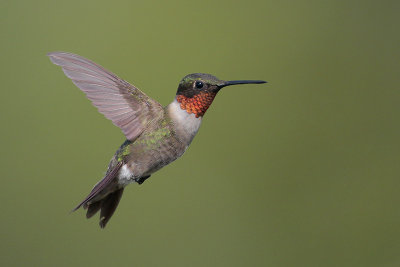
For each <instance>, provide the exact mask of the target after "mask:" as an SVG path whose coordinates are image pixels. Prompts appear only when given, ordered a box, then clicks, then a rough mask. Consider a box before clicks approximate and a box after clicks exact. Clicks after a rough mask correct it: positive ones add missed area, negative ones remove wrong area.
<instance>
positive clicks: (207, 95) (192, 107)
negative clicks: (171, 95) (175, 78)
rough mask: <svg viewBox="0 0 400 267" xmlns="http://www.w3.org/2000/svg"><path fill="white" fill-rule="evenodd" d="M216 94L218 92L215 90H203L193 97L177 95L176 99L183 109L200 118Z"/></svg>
mask: <svg viewBox="0 0 400 267" xmlns="http://www.w3.org/2000/svg"><path fill="white" fill-rule="evenodd" d="M216 95H217V93H213V92H201V93H199V94H197V95H194V96H193V97H192V98H189V97H186V96H184V95H177V96H176V100H177V101H178V102H179V103H180V106H181V109H183V110H186V111H187V113H189V114H191V113H193V114H195V115H196V118H198V117H200V116H201V117H202V116H203V115H204V113H206V111H207V109H208V108H209V107H210V105H211V103H212V102H213V100H214V98H215V96H216Z"/></svg>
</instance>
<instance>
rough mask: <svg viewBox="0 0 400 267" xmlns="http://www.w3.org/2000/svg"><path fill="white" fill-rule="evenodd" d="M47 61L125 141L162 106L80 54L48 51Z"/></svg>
mask: <svg viewBox="0 0 400 267" xmlns="http://www.w3.org/2000/svg"><path fill="white" fill-rule="evenodd" d="M48 56H49V57H50V60H51V61H52V62H53V63H54V64H56V65H59V66H61V67H62V70H63V71H64V73H65V75H67V77H68V78H70V79H71V80H72V82H73V83H74V84H75V85H76V86H78V87H79V89H81V90H82V91H83V92H84V93H85V94H86V96H87V98H89V99H90V101H92V104H93V105H94V106H95V107H97V109H98V110H99V112H100V113H102V114H103V115H104V116H105V117H106V118H108V119H110V120H111V121H112V122H113V123H114V124H115V125H116V126H118V127H120V128H121V130H122V131H123V133H124V134H125V136H126V138H127V139H128V140H134V139H136V138H137V137H138V136H139V135H140V134H141V133H142V132H143V131H144V129H145V127H146V125H148V123H149V122H150V121H151V120H154V119H157V118H158V117H159V116H161V114H163V107H162V106H161V105H160V104H159V103H158V102H157V101H155V100H154V99H152V98H150V97H148V96H147V95H146V94H145V93H143V92H142V91H140V90H139V89H138V88H136V87H135V86H133V85H131V84H129V83H128V82H126V81H124V80H122V79H120V78H119V77H118V76H117V75H115V74H113V73H112V72H110V71H108V70H106V69H104V68H103V67H101V66H100V65H97V64H96V63H94V62H92V61H90V60H88V59H86V58H83V57H81V56H78V55H75V54H71V53H66V52H54V53H49V54H48Z"/></svg>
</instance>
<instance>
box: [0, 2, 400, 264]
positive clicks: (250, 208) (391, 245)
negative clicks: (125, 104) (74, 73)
mask: <svg viewBox="0 0 400 267" xmlns="http://www.w3.org/2000/svg"><path fill="white" fill-rule="evenodd" d="M399 9H400V2H399V1H361V0H353V1H311V0H310V1H263V0H255V1H251V0H250V1H243V2H233V1H196V2H191V1H147V2H146V1H120V0H118V1H76V0H72V1H43V0H39V1H27V0H25V1H4V0H3V1H1V4H0V15H1V17H0V29H1V43H0V48H1V53H0V59H1V61H0V62H1V68H0V71H1V81H2V88H1V89H0V122H1V125H2V129H1V141H0V142H1V143H0V145H1V149H2V153H1V154H0V159H1V168H0V175H1V182H2V187H1V188H2V192H1V194H0V201H1V205H0V206H1V222H0V233H1V250H0V251H1V252H0V253H1V255H0V264H1V265H2V266H82V265H87V266H92V265H96V266H400V205H399V203H400V194H399V190H400V181H399V175H400V164H399V159H400V152H399V151H400V147H399V144H400V142H399V134H400V126H399V116H400V106H399V102H400V91H399V83H400V78H399V77H400V76H399V74H400V63H399V61H400V34H399V25H400V18H399ZM60 50H61V51H68V52H74V53H77V54H80V55H82V56H84V57H87V58H89V59H92V60H93V61H95V62H97V63H99V64H101V65H103V66H104V67H106V68H107V69H109V70H111V71H113V72H114V73H116V74H117V75H119V76H120V77H122V78H124V79H126V80H128V81H130V82H131V83H133V84H135V85H136V86H138V87H139V88H141V89H142V90H143V91H145V92H146V93H147V94H148V95H149V96H151V97H154V98H156V99H157V100H158V101H160V103H162V104H163V105H166V104H168V103H169V102H170V101H172V99H173V97H174V94H175V91H176V88H177V84H178V82H179V80H180V79H181V78H182V77H183V76H184V75H186V74H188V73H192V72H206V73H212V74H214V75H216V76H217V77H219V78H221V79H264V80H267V81H269V83H268V84H266V85H257V86H235V87H231V88H227V89H225V90H223V91H222V92H221V93H220V94H219V96H218V97H217V98H216V100H215V101H214V105H213V106H212V107H211V108H210V109H209V111H208V112H207V114H206V116H205V120H204V122H203V125H202V128H201V130H200V132H199V134H198V137H197V138H195V139H194V141H193V143H192V146H191V147H190V149H189V150H188V151H187V152H186V154H185V155H184V157H182V158H181V159H180V160H178V161H176V162H174V163H173V164H171V165H170V166H168V167H166V168H164V169H162V170H161V171H159V172H158V173H157V174H156V175H153V176H152V178H151V179H149V180H148V181H146V183H144V185H142V186H138V185H131V186H129V187H128V188H127V190H126V191H125V194H124V196H123V199H122V201H121V204H120V206H119V208H118V210H117V212H116V214H115V215H114V217H113V218H112V220H111V221H110V223H109V225H108V226H107V228H106V229H105V230H101V229H100V228H99V227H98V218H96V219H92V220H86V219H85V217H84V213H83V212H82V211H81V210H80V211H78V212H76V213H73V214H69V213H68V212H69V211H70V210H71V209H72V208H73V207H74V206H75V205H76V204H77V203H78V202H79V201H81V200H82V198H83V197H85V195H86V194H87V193H88V192H89V191H90V189H91V188H92V186H93V184H94V183H95V182H97V181H98V180H99V179H100V178H101V177H102V175H103V173H104V171H105V170H106V166H107V164H108V161H109V159H110V158H111V156H112V155H113V153H114V152H115V150H116V149H117V148H118V146H119V145H120V144H121V143H122V142H123V141H124V136H123V135H122V133H121V131H120V130H119V129H118V128H117V127H114V126H113V125H112V123H111V122H110V121H108V120H107V119H105V118H104V117H103V116H102V115H101V114H99V113H98V112H97V110H96V109H95V108H94V107H92V106H91V104H90V102H89V101H88V100H87V99H86V98H85V96H84V94H83V93H82V92H80V91H79V90H78V89H77V88H76V87H75V86H74V85H73V84H72V83H71V82H70V80H69V79H67V78H66V77H65V76H64V74H63V73H62V71H61V69H60V68H59V67H57V66H55V65H52V64H51V63H50V61H49V59H48V58H47V56H46V53H47V52H51V51H60Z"/></svg>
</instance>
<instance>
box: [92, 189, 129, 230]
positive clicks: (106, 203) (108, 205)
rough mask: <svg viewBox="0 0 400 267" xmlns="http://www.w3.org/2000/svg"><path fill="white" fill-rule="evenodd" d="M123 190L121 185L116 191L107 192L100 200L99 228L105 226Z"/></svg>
mask: <svg viewBox="0 0 400 267" xmlns="http://www.w3.org/2000/svg"><path fill="white" fill-rule="evenodd" d="M123 192H124V188H123V187H122V188H120V189H118V190H117V191H115V192H112V193H111V194H109V195H108V196H107V197H106V198H105V199H103V200H101V212H100V223H99V224H100V227H101V228H104V227H106V224H107V223H108V221H109V220H110V218H111V217H112V215H113V214H114V211H115V210H116V208H117V207H118V204H119V201H120V200H121V197H122V193H123ZM89 208H90V207H89ZM97 210H98V208H97ZM88 212H89V210H88Z"/></svg>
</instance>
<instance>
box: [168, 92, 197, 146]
mask: <svg viewBox="0 0 400 267" xmlns="http://www.w3.org/2000/svg"><path fill="white" fill-rule="evenodd" d="M168 113H169V115H170V117H171V120H172V121H173V122H174V124H175V126H176V128H177V132H178V134H180V135H181V136H182V137H183V138H185V139H187V141H188V144H187V145H189V144H190V143H191V142H192V140H193V137H194V136H195V135H196V134H197V131H198V130H199V128H200V124H201V117H198V118H196V115H194V114H189V113H188V112H187V111H186V110H183V109H181V107H180V104H179V103H178V101H176V99H175V100H174V101H173V102H172V103H171V104H169V105H168Z"/></svg>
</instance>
